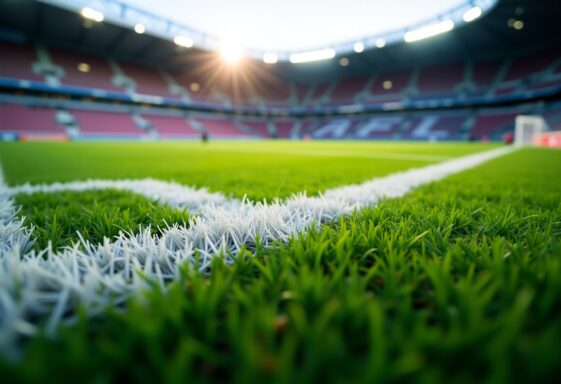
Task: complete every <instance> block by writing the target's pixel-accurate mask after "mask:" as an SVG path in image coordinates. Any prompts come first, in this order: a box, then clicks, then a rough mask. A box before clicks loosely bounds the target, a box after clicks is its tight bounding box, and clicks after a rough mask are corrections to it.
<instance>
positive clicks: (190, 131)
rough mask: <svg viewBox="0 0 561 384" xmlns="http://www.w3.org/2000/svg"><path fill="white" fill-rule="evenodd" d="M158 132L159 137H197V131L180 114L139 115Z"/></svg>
mask: <svg viewBox="0 0 561 384" xmlns="http://www.w3.org/2000/svg"><path fill="white" fill-rule="evenodd" d="M141 116H142V117H143V118H144V119H145V120H146V121H147V122H148V123H150V124H151V125H152V127H153V128H154V129H155V130H156V131H157V132H158V135H159V136H160V137H161V138H165V139H174V138H197V139H198V138H199V137H200V136H201V133H200V132H199V131H197V130H196V129H195V128H194V127H193V126H192V125H191V124H190V123H189V122H188V121H187V120H185V119H184V118H183V117H181V116H163V115H152V114H142V115H141Z"/></svg>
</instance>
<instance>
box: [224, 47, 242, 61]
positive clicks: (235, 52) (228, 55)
mask: <svg viewBox="0 0 561 384" xmlns="http://www.w3.org/2000/svg"><path fill="white" fill-rule="evenodd" d="M220 56H222V58H223V59H224V60H225V61H226V62H227V63H230V64H236V63H237V62H238V61H240V59H241V58H242V50H241V49H240V48H239V47H238V46H237V45H234V44H224V45H223V46H222V47H221V48H220Z"/></svg>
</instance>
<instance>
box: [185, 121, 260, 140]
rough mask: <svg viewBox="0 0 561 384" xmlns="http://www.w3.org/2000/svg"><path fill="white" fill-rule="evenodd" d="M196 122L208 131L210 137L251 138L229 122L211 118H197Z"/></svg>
mask: <svg viewBox="0 0 561 384" xmlns="http://www.w3.org/2000/svg"><path fill="white" fill-rule="evenodd" d="M196 120H197V121H198V122H199V123H201V124H202V126H203V127H204V128H205V129H206V130H207V132H208V133H209V135H210V137H222V138H243V137H250V136H251V135H250V134H249V133H247V132H245V131H243V130H242V129H240V128H239V127H238V126H236V125H235V124H234V123H233V122H231V121H229V120H218V119H209V118H197V119H196Z"/></svg>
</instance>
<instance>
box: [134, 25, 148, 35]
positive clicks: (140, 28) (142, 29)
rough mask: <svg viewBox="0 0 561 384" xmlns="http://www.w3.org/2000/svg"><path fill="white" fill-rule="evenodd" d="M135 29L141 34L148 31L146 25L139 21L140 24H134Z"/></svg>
mask: <svg viewBox="0 0 561 384" xmlns="http://www.w3.org/2000/svg"><path fill="white" fill-rule="evenodd" d="M134 31H135V32H136V33H138V34H139V35H141V34H143V33H144V32H146V27H145V26H144V24H140V23H138V24H136V25H135V26H134Z"/></svg>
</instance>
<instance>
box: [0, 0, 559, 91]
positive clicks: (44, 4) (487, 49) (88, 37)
mask: <svg viewBox="0 0 561 384" xmlns="http://www.w3.org/2000/svg"><path fill="white" fill-rule="evenodd" d="M51 1H53V0H41V1H37V0H16V1H14V0H0V8H1V9H2V12H0V39H5V40H12V41H22V42H23V41H26V40H33V41H35V42H39V43H43V44H46V45H48V46H57V47H60V48H64V49H70V50H75V51H84V52H88V53H93V54H98V55H104V56H109V57H112V58H114V59H117V60H120V61H125V62H133V63H137V64H144V65H147V66H154V65H158V66H160V67H162V68H166V69H167V70H169V71H181V70H187V69H189V68H192V67H197V66H200V65H201V63H204V62H207V61H209V60H214V59H216V55H217V52H216V51H208V49H203V47H201V46H200V45H198V44H194V45H193V47H192V48H184V47H180V46H178V45H177V44H174V41H173V39H170V38H169V36H165V35H158V34H153V33H148V27H149V26H148V24H146V31H145V33H142V34H139V33H137V32H136V31H135V29H134V25H132V27H131V23H130V22H126V23H125V22H123V21H122V20H118V21H113V20H110V19H109V18H108V17H107V18H106V19H105V20H104V21H103V22H99V23H95V22H93V23H91V22H88V20H86V19H84V17H83V16H82V15H81V14H80V12H79V11H76V10H75V9H74V10H71V9H70V8H68V7H60V5H57V6H55V5H54V4H53V3H52V2H51ZM56 1H59V0H56ZM67 1H68V2H69V3H72V4H82V1H83V4H86V3H87V4H89V5H90V6H93V4H100V2H103V1H104V0H97V1H91V0H72V1H70V0H67ZM320 14H321V12H319V11H318V15H320ZM131 16H132V15H131ZM137 16H138V17H140V16H141V15H137ZM318 17H319V16H318ZM138 20H142V19H138ZM147 21H148V20H146V22H147ZM514 21H519V22H520V23H523V28H519V29H516V28H513V25H511V24H510V23H511V22H514ZM139 22H140V21H139ZM560 36H561V1H554V2H552V1H551V0H499V1H498V2H497V4H496V5H495V6H494V7H492V8H491V9H490V10H489V11H488V13H487V14H486V15H485V16H484V17H480V18H479V19H478V20H477V21H476V22H471V23H465V25H464V26H461V27H458V28H454V30H453V31H451V32H449V33H445V34H442V35H439V36H438V37H435V38H431V39H427V40H425V41H422V42H419V43H415V44H407V43H404V41H403V38H401V39H400V43H395V44H387V45H386V46H385V47H384V48H382V49H379V48H376V47H374V48H372V49H365V50H364V52H361V53H355V52H353V51H352V46H351V51H350V52H347V53H345V52H339V51H338V52H337V55H336V57H335V59H333V60H324V61H321V62H316V63H311V64H304V65H300V64H298V65H293V64H291V63H285V62H282V61H280V60H279V63H277V64H276V65H266V64H263V63H262V62H261V64H259V62H255V65H258V64H259V65H261V66H266V68H264V69H263V70H266V71H273V72H275V73H277V74H278V75H280V76H281V77H283V78H286V79H291V80H293V81H300V82H307V83H313V82H316V83H317V82H322V81H325V80H326V79H332V78H339V77H345V76H353V75H358V74H366V73H369V74H371V73H373V72H375V71H384V70H393V69H401V68H408V67H412V66H415V67H419V66H423V65H432V64H435V63H451V62H457V61H462V60H470V61H473V60H482V59H504V58H509V57H513V56H519V55H522V54H529V53H533V52H537V51H539V50H542V49H546V48H548V49H550V48H552V47H557V46H560V45H561V37H560ZM402 37H403V35H402ZM343 59H346V60H347V62H346V64H347V65H345V66H343V65H341V64H340V63H341V60H343Z"/></svg>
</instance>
